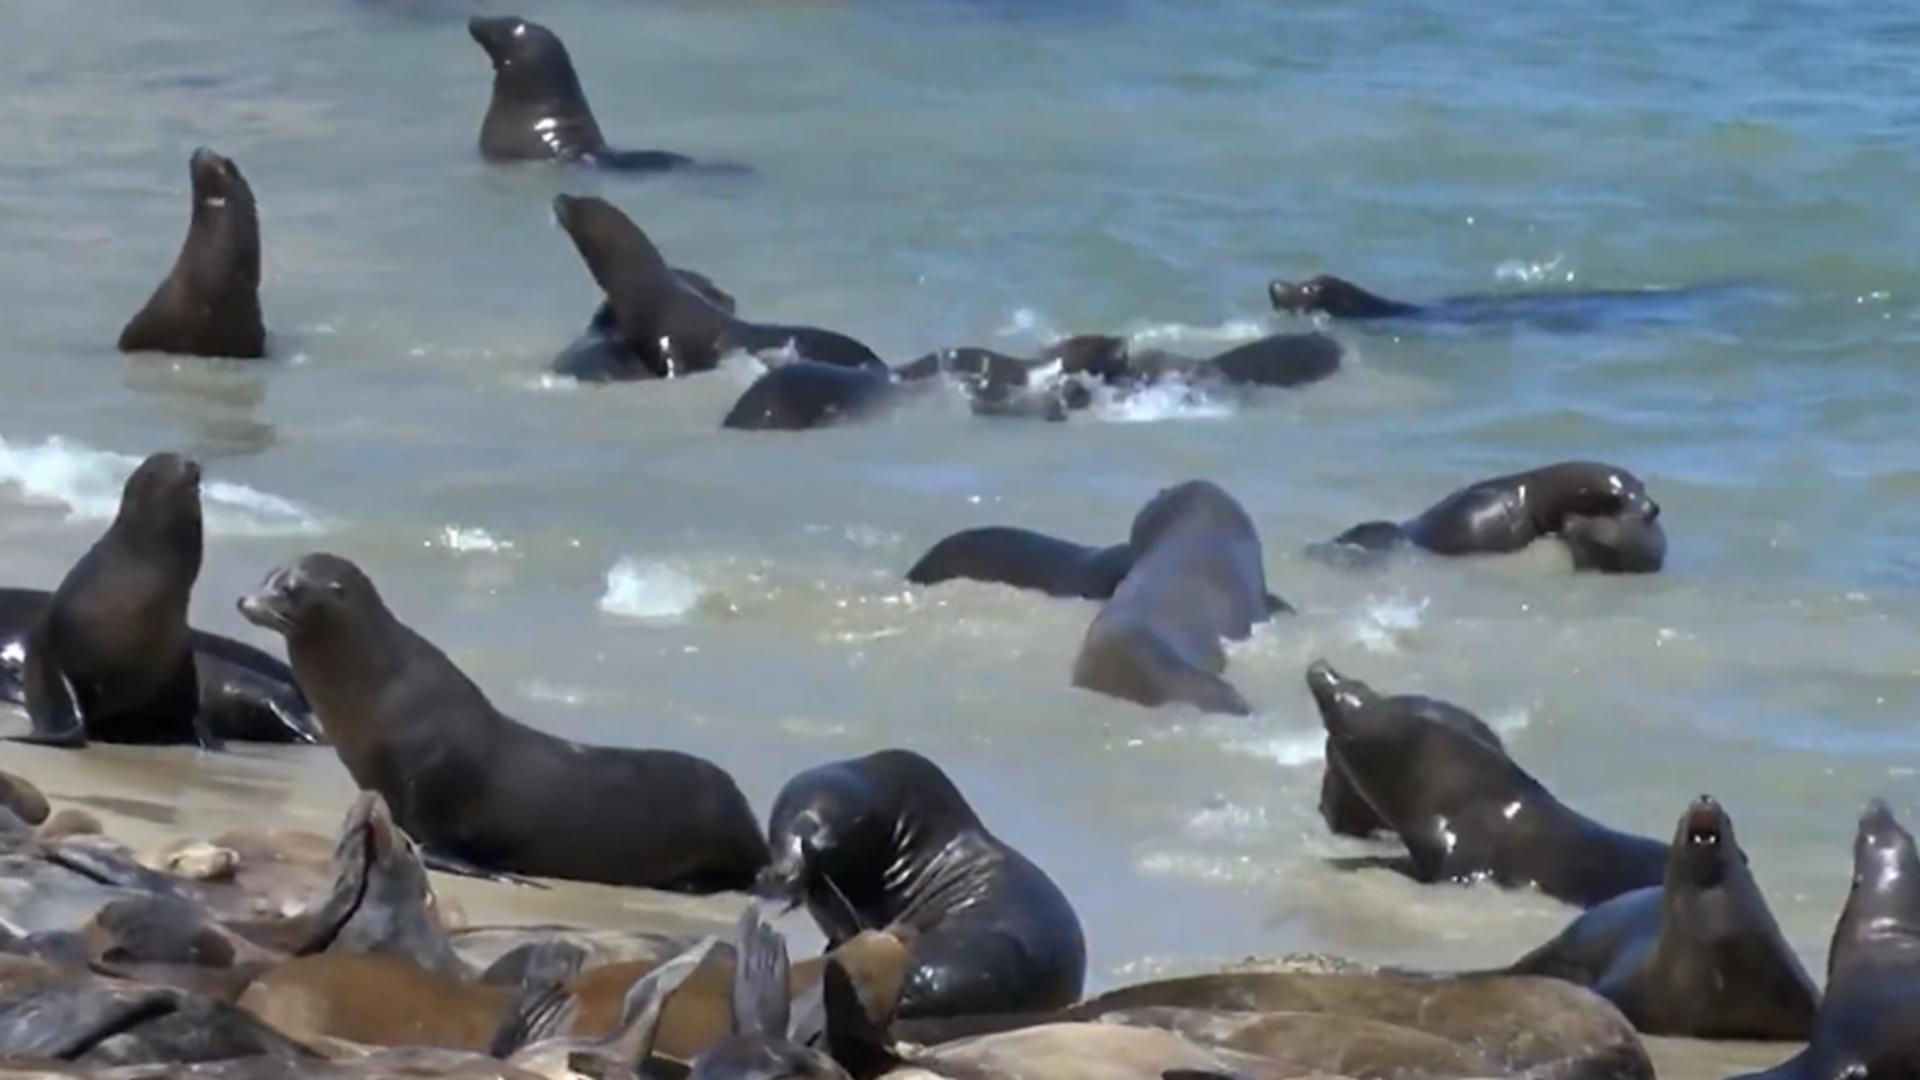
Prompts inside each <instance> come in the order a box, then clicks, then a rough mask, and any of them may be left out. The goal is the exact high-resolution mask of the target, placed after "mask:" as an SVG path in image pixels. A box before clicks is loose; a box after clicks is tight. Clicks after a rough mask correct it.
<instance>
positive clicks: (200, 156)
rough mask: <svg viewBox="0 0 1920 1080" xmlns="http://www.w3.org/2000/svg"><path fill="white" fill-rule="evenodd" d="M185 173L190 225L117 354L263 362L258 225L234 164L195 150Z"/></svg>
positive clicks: (250, 193) (124, 333) (264, 343)
mask: <svg viewBox="0 0 1920 1080" xmlns="http://www.w3.org/2000/svg"><path fill="white" fill-rule="evenodd" d="M187 172H188V174H189V175H190V176H191V177H192V179H193V220H192V222H191V223H190V224H189V225H188V226H187V240H186V243H185V244H183V245H182V246H181V248H180V257H179V258H178V259H176V260H175V261H174V264H173V270H172V271H170V272H169V273H168V274H167V278H166V280H165V281H162V282H161V283H160V287H159V288H158V289H155V290H154V293H153V297H152V298H151V299H149V300H148V301H147V306H145V307H143V308H141V309H140V313H139V314H137V315H135V316H134V317H133V320H132V321H131V322H129V323H127V325H126V328H125V329H124V330H121V331H120V351H121V352H167V353H186V354H190V355H193V356H224V357H234V358H237V359H243V360H252V359H258V358H259V357H262V356H265V355H266V354H267V331H266V327H265V326H263V325H262V324H261V321H260V217H259V211H258V210H257V209H256V207H255V206H254V202H253V188H251V187H249V186H248V185H247V178H246V177H244V176H242V175H240V169H239V167H238V166H236V165H235V164H234V163H233V162H232V161H230V160H228V159H227V158H224V157H221V156H220V155H219V154H216V153H214V152H213V151H211V150H209V149H207V148H206V147H204V146H203V147H201V148H200V149H198V150H195V151H194V152H193V157H192V159H191V160H190V161H189V162H188V165H187Z"/></svg>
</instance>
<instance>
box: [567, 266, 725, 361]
mask: <svg viewBox="0 0 1920 1080" xmlns="http://www.w3.org/2000/svg"><path fill="white" fill-rule="evenodd" d="M669 269H671V270H672V271H673V276H674V277H677V278H679V279H680V283H681V284H683V285H685V286H686V287H688V288H690V289H692V290H693V291H694V292H697V293H699V294H700V295H701V296H703V297H705V298H706V299H707V300H708V301H709V302H710V303H712V304H713V306H714V307H717V308H719V309H720V310H722V311H724V312H726V313H727V314H729V315H731V314H733V312H734V309H735V307H736V305H735V302H734V299H733V296H732V294H730V293H728V292H727V291H726V290H725V289H722V288H721V287H720V286H718V285H716V284H714V283H713V279H712V278H709V277H707V276H706V275H705V274H702V273H699V272H697V271H694V270H683V269H681V268H680V267H677V266H675V267H670V268H669ZM548 367H549V368H550V369H551V370H552V372H553V373H554V374H555V375H565V376H567V377H568V378H571V379H578V380H580V381H581V382H621V381H626V380H635V379H657V378H659V377H660V376H659V375H658V374H657V373H655V371H654V370H653V369H652V368H650V367H648V366H647V365H646V363H645V362H644V361H643V360H642V359H641V357H640V351H639V350H638V349H635V348H634V347H633V346H632V345H631V344H629V343H628V341H627V339H626V338H624V337H622V336H621V334H620V317H619V316H617V315H615V314H614V313H613V305H612V304H611V303H609V302H608V301H605V300H602V301H601V302H600V306H599V307H597V308H595V309H594V311H593V318H591V319H589V320H588V321H587V328H586V329H585V330H582V331H581V332H580V336H579V337H577V338H574V339H573V341H572V342H571V343H569V344H568V345H567V347H566V348H564V349H562V350H560V353H559V355H557V356H555V357H554V358H553V362H552V363H551V364H550V365H548Z"/></svg>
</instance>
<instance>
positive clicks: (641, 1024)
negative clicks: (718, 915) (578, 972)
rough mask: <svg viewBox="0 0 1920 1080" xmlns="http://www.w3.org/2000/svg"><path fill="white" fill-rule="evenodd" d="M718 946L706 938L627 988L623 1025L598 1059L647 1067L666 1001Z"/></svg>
mask: <svg viewBox="0 0 1920 1080" xmlns="http://www.w3.org/2000/svg"><path fill="white" fill-rule="evenodd" d="M718 944H719V941H718V940H716V939H714V938H706V939H704V940H702V941H701V942H700V943H699V944H697V945H695V946H694V947H693V948H691V949H688V950H687V951H686V952H683V953H681V954H680V955H679V956H676V957H674V958H673V959H671V960H669V961H667V962H666V963H664V964H661V965H660V966H659V967H657V968H654V969H653V970H652V971H650V972H648V973H647V976H646V978H644V979H641V980H640V981H639V982H636V983H634V984H633V986H631V987H630V988H628V990H627V996H626V997H624V998H622V999H621V1001H620V1026H619V1027H617V1028H615V1029H614V1032H613V1034H612V1035H611V1036H610V1037H609V1038H608V1039H607V1040H606V1041H605V1042H603V1043H601V1044H600V1048H599V1053H597V1054H596V1055H595V1056H597V1057H606V1058H611V1059H614V1060H615V1061H617V1062H619V1063H620V1064H622V1065H625V1066H628V1067H631V1068H634V1069H638V1068H640V1066H641V1065H643V1064H645V1062H646V1060H647V1058H648V1057H650V1056H652V1054H653V1041H654V1037H655V1035H656V1034H657V1033H658V1032H659V1029H660V1017H661V1014H662V1013H663V1012H665V1010H666V1007H667V1001H668V1000H669V999H671V998H672V997H673V995H674V992H675V991H677V990H679V989H680V986H681V984H683V983H685V982H686V981H687V979H688V978H689V977H690V976H692V975H693V973H694V972H695V971H698V970H699V969H700V965H702V964H704V963H706V960H707V956H708V954H710V953H712V952H713V948H714V946H715V945H718ZM784 985H785V984H784V983H783V984H782V986H784ZM576 1068H577V1066H576Z"/></svg>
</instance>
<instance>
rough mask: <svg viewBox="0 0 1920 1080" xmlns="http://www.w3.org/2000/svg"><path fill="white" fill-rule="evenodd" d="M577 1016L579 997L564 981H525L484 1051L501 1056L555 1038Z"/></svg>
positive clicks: (561, 1033)
mask: <svg viewBox="0 0 1920 1080" xmlns="http://www.w3.org/2000/svg"><path fill="white" fill-rule="evenodd" d="M579 1016H580V999H579V998H578V997H575V996H574V994H573V992H572V991H571V990H568V989H567V988H566V986H565V985H564V984H562V983H558V982H549V981H535V982H532V983H529V984H528V985H527V986H526V987H525V988H523V989H522V990H521V992H520V994H519V995H518V996H517V997H515V998H514V1000H513V1003H512V1004H511V1005H510V1006H508V1008H507V1012H506V1016H505V1018H504V1019H502V1020H501V1021H500V1026H499V1027H498V1028H496V1029H495V1030H494V1033H493V1039H492V1041H491V1042H489V1043H488V1044H487V1053H489V1054H491V1055H493V1056H494V1057H497V1058H505V1057H507V1056H508V1055H510V1054H513V1053H514V1052H516V1051H518V1050H520V1049H521V1048H522V1047H525V1046H531V1045H532V1044H534V1043H537V1042H541V1041H543V1040H545V1039H553V1038H558V1037H559V1036H561V1035H565V1034H566V1033H567V1032H569V1031H571V1030H573V1024H574V1021H575V1020H577V1019H579Z"/></svg>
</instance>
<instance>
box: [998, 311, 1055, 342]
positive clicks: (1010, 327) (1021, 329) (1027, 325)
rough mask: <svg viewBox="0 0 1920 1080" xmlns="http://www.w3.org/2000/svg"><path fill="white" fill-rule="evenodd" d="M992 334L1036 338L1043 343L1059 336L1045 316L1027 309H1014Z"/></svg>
mask: <svg viewBox="0 0 1920 1080" xmlns="http://www.w3.org/2000/svg"><path fill="white" fill-rule="evenodd" d="M994 333H995V334H997V335H999V336H1000V337H1016V336H1026V337H1037V338H1040V339H1042V340H1044V341H1052V340H1054V339H1055V338H1058V337H1060V336H1061V335H1060V334H1059V333H1058V332H1057V331H1055V330H1054V328H1053V322H1052V321H1051V320H1050V319H1048V318H1047V317H1046V315H1044V314H1042V313H1041V312H1039V311H1036V310H1034V309H1033V308H1029V307H1023V308H1015V309H1014V311H1013V314H1011V315H1009V316H1007V321H1006V322H1005V323H1004V324H1003V325H1001V327H1000V328H999V329H998V330H995V331H994Z"/></svg>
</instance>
